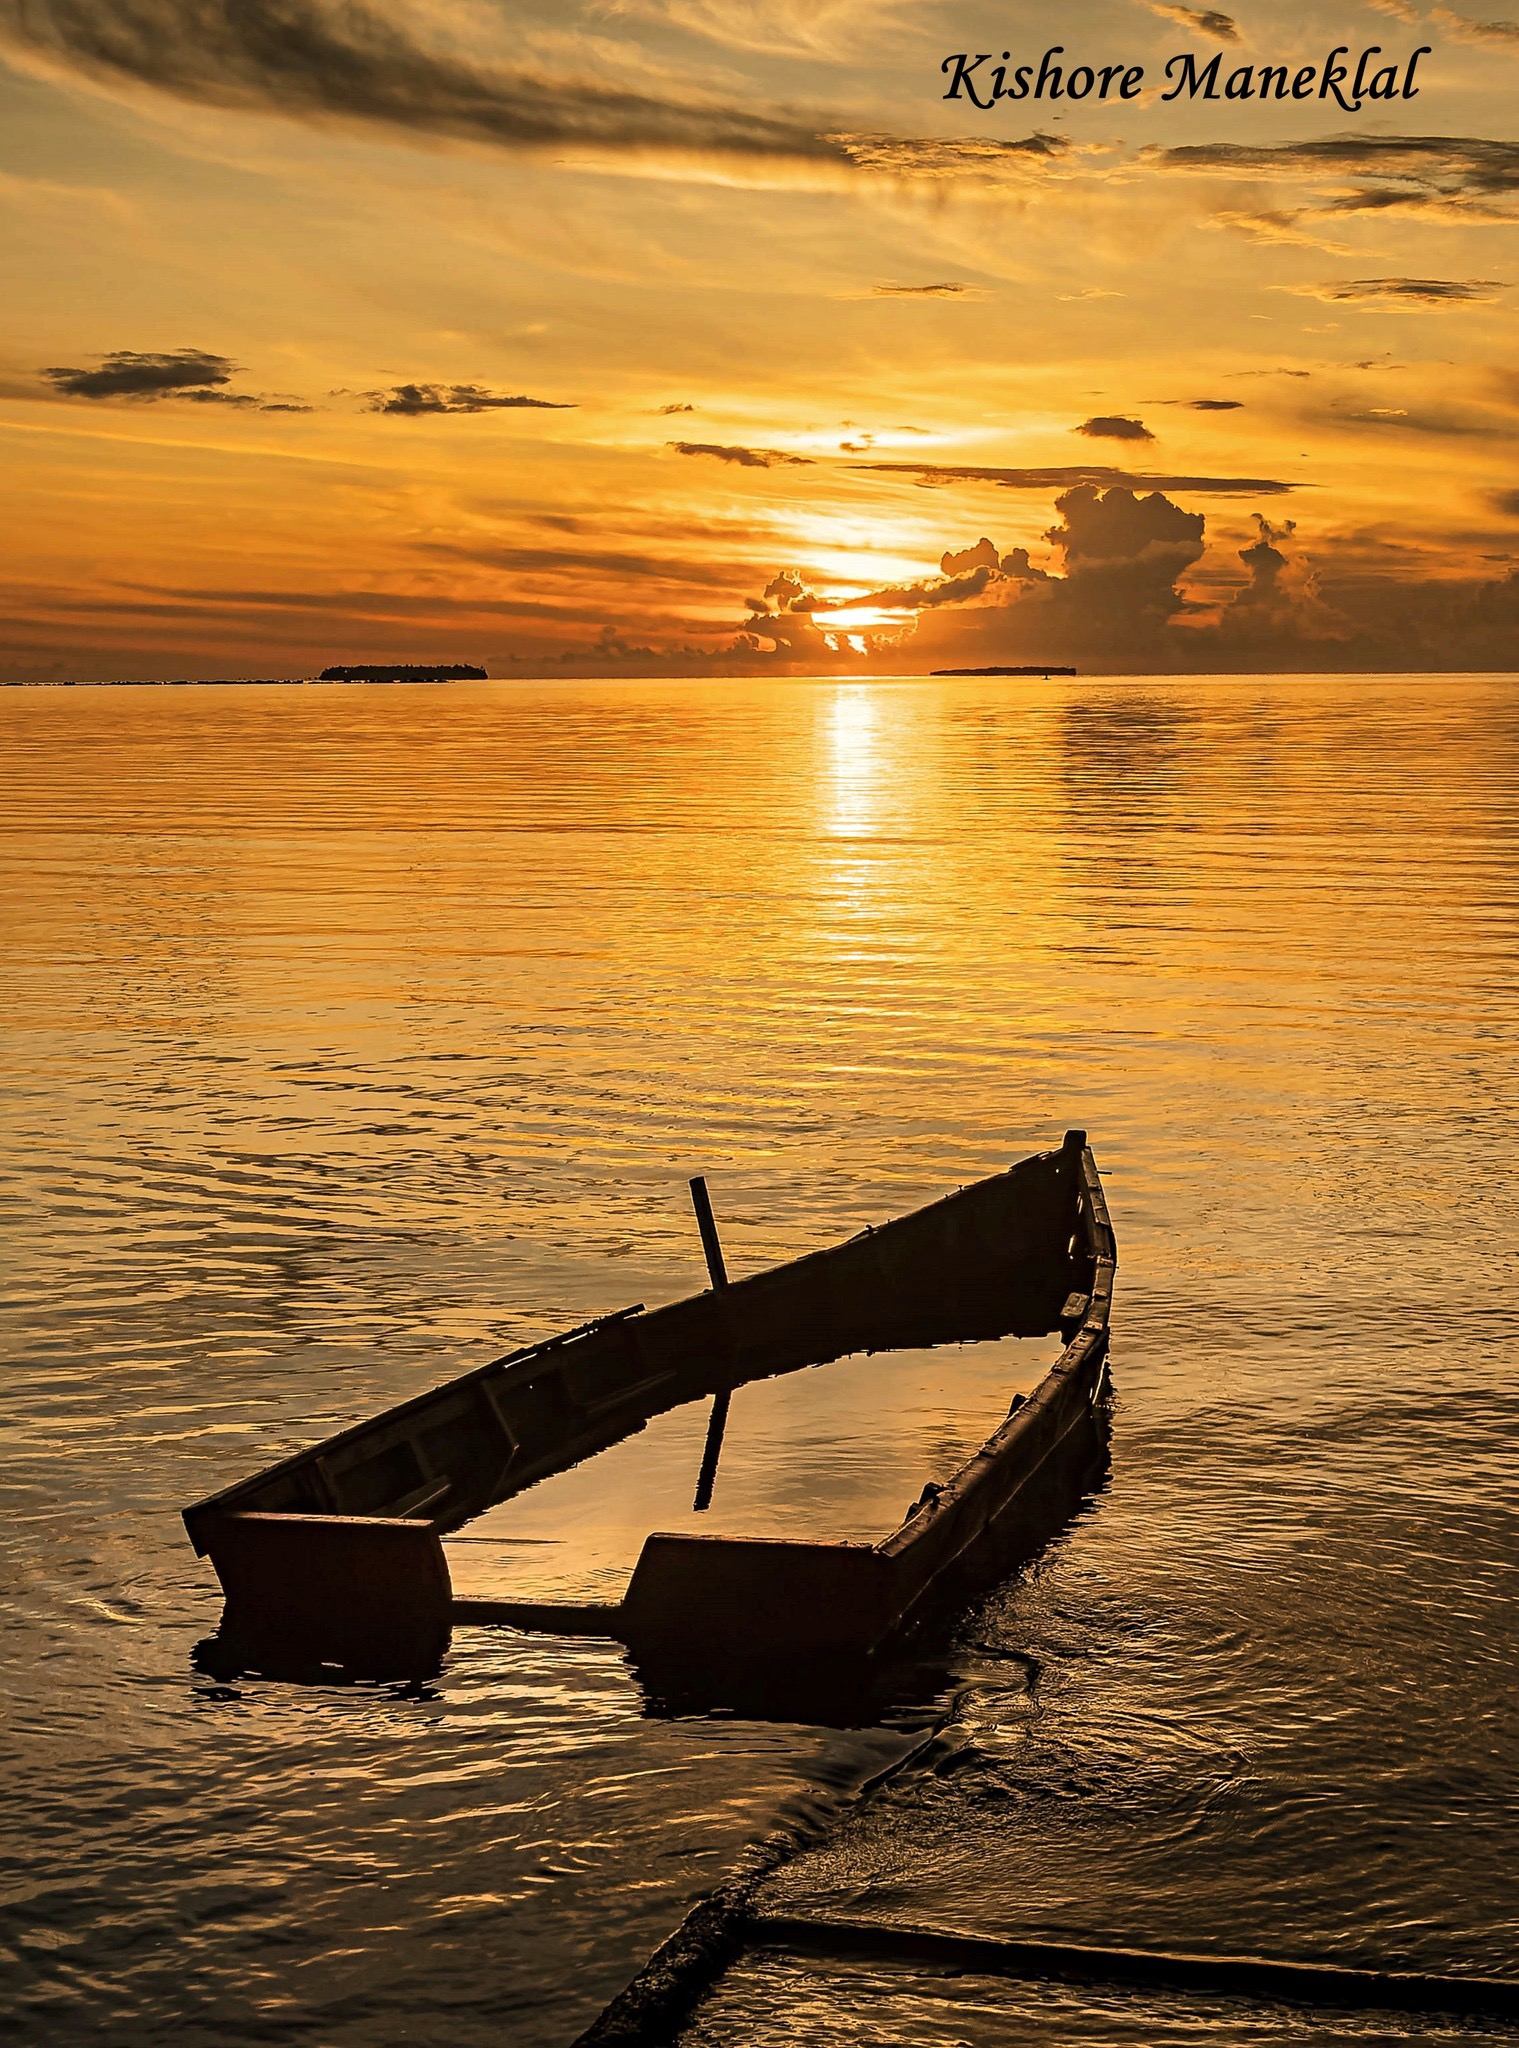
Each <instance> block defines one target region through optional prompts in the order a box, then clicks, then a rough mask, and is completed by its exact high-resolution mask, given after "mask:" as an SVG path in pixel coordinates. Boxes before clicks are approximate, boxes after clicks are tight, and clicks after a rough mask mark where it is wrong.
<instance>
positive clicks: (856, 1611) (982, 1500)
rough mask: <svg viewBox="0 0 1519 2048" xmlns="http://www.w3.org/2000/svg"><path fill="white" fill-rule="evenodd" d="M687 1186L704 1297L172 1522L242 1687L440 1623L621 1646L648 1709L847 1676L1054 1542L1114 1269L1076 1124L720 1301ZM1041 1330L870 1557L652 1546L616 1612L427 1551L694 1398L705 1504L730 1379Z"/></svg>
mask: <svg viewBox="0 0 1519 2048" xmlns="http://www.w3.org/2000/svg"><path fill="white" fill-rule="evenodd" d="M692 1191H693V1195H694V1196H695V1197H696V1200H697V1215H698V1221H699V1222H700V1224H701V1228H702V1237H703V1242H704V1245H705V1249H706V1253H707V1262H708V1270H709V1276H710V1278H711V1281H712V1286H711V1288H710V1289H709V1290H708V1291H706V1292H703V1293H701V1294H698V1295H693V1296H691V1297H689V1298H687V1299H686V1300H682V1301H676V1302H672V1303H670V1304H669V1305H668V1306H666V1307H663V1308H654V1309H645V1308H644V1307H643V1306H642V1305H641V1304H640V1305H639V1306H637V1307H634V1308H628V1309H623V1310H620V1311H619V1312H617V1313H615V1314H612V1315H605V1316H600V1317H598V1318H597V1319H596V1320H595V1321H593V1322H589V1323H585V1324H582V1325H581V1326H580V1327H578V1328H576V1329H572V1330H567V1331H565V1332H563V1333H561V1334H560V1335H557V1336H553V1337H549V1338H546V1339H544V1340H543V1341H542V1342H541V1343H537V1344H532V1345H529V1346H527V1347H526V1348H524V1349H521V1350H518V1351H513V1352H510V1353H508V1354H507V1355H506V1356H504V1357H502V1358H497V1359H493V1360H491V1361H490V1362H489V1363H487V1364H485V1365H482V1366H478V1367H476V1368H475V1369H474V1370H472V1371H470V1372H466V1373H464V1374H463V1375H462V1376H461V1377H459V1378H457V1379H454V1380H451V1381H449V1382H448V1383H446V1384H445V1385H443V1386H440V1387H437V1388H435V1389H434V1390H433V1391H432V1392H430V1393H426V1394H422V1395H420V1396H418V1397H416V1398H415V1399H413V1400H410V1401H404V1402H402V1403H401V1404H400V1405H399V1406H398V1407H394V1408H391V1409H388V1410H387V1411H386V1412H385V1413H384V1414H382V1415H378V1416H376V1417H374V1418H373V1419H372V1420H370V1421H367V1422H361V1423H358V1424H356V1425H354V1426H353V1427H352V1428H349V1429H344V1430H341V1431H339V1432H338V1434H337V1435H335V1436H331V1437H329V1438H327V1439H326V1441H325V1442H323V1443H319V1444H316V1445H314V1446H312V1448H310V1449H309V1450H305V1451H302V1452H299V1453H297V1454H296V1455H295V1456H293V1457H288V1458H285V1459H282V1460H281V1461H280V1462H279V1463H278V1464H276V1465H272V1466H270V1467H269V1468H268V1469H267V1470H265V1471H263V1472H259V1473H257V1474H256V1475H255V1476H254V1477H252V1478H249V1479H243V1480H240V1481H239V1482H238V1483H237V1484H236V1485H233V1486H230V1487H228V1488H226V1490H225V1491H223V1492H220V1493H217V1494H213V1495H212V1496H210V1497H209V1498H208V1499H206V1500H202V1501H197V1502H196V1503H195V1504H194V1506H192V1507H189V1508H187V1509H186V1510H185V1512H184V1522H185V1527H186V1530H187V1532H188V1534H189V1537H190V1540H191V1542H192V1544H193V1545H194V1547H195V1549H196V1551H197V1553H198V1554H199V1555H201V1556H205V1557H209V1558H210V1559H211V1562H212V1564H213V1565H214V1566H215V1568H216V1572H217V1575H218V1577H219V1579H220V1581H221V1585H222V1589H223V1591H224V1593H225V1595H226V1610H225V1614H224V1617H223V1622H222V1632H221V1638H220V1640H221V1642H222V1643H223V1644H224V1645H226V1646H229V1653H230V1654H231V1655H232V1656H233V1657H234V1659H235V1662H236V1664H237V1666H238V1668H243V1669H263V1670H268V1671H282V1672H289V1673H295V1672H298V1671H302V1670H328V1671H330V1670H331V1669H332V1668H333V1667H337V1668H339V1669H342V1670H345V1671H349V1672H352V1673H368V1674H373V1675H400V1674H402V1673H410V1674H420V1673H424V1672H426V1671H429V1670H435V1669H436V1668H437V1664H438V1660H439V1659H440V1657H441V1656H442V1653H443V1651H444V1650H445V1649H446V1648H447V1645H448V1641H449V1637H450V1632H451V1630H452V1628H453V1627H454V1626H455V1625H456V1624H458V1623H487V1624H490V1623H494V1624H505V1625H508V1626H510V1627H514V1628H519V1629H526V1630H534V1631H542V1632H548V1633H555V1634H583V1635H600V1636H606V1637H612V1638H616V1639H619V1640H621V1641H622V1642H623V1643H625V1644H626V1645H627V1646H628V1649H629V1651H630V1653H631V1655H632V1658H633V1660H634V1663H635V1666H636V1667H637V1668H638V1669H639V1671H640V1673H641V1674H642V1675H643V1676H644V1678H645V1683H646V1685H652V1686H653V1687H654V1689H656V1690H657V1691H661V1692H663V1693H665V1694H666V1695H670V1694H677V1695H678V1694H690V1693H691V1692H692V1691H693V1690H694V1691H695V1692H696V1693H698V1694H703V1693H705V1694H709V1695H711V1696H712V1697H713V1698H714V1699H716V1698H720V1697H722V1696H723V1694H724V1692H725V1690H731V1691H735V1692H736V1693H738V1694H742V1692H743V1690H744V1688H745V1686H746V1685H747V1684H749V1683H751V1682H759V1683H769V1682H771V1681H780V1682H782V1683H783V1682H784V1680H785V1677H786V1674H788V1673H790V1674H794V1675H795V1674H805V1675H806V1676H807V1678H808V1679H809V1681H818V1682H833V1681H844V1680H846V1679H847V1677H848V1676H849V1674H852V1673H858V1672H861V1671H864V1670H866V1669H867V1668H870V1667H876V1668H879V1667H880V1665H881V1662H882V1660H883V1659H890V1658H892V1657H893V1656H899V1655H900V1654H901V1653H902V1652H903V1650H904V1647H905V1646H908V1645H910V1644H911V1643H912V1642H913V1640H914V1638H916V1637H918V1636H920V1635H921V1634H922V1632H923V1631H924V1630H925V1629H927V1628H928V1627H929V1626H930V1625H931V1624H932V1623H933V1622H934V1621H935V1620H938V1621H939V1622H940V1623H942V1622H943V1621H944V1619H945V1617H946V1616H951V1617H952V1616H953V1614H955V1613H956V1612H958V1611H959V1610H960V1608H962V1607H963V1606H964V1605H965V1603H966V1602H967V1601H968V1600H969V1599H971V1598H973V1597H974V1596H975V1595H976V1594H978V1593H979V1592H981V1591H983V1590H985V1588H986V1587H987V1586H988V1585H990V1584H992V1583H994V1582H995V1581H996V1580H997V1579H998V1578H1000V1577H1002V1576H1003V1575H1005V1573H1006V1572H1007V1571H1008V1570H1009V1569H1011V1568H1012V1567H1013V1566H1014V1565H1016V1564H1017V1563H1019V1562H1021V1561H1022V1560H1024V1559H1025V1558H1027V1557H1028V1556H1031V1555H1032V1554H1033V1553H1034V1552H1035V1551H1036V1550H1037V1549H1038V1548H1039V1547H1040V1546H1041V1544H1042V1543H1044V1542H1045V1541H1046V1540H1047V1539H1048V1538H1049V1537H1050V1536H1051V1535H1052V1534H1054V1533H1055V1532H1056V1531H1057V1530H1058V1529H1059V1528H1060V1527H1061V1526H1063V1524H1064V1523H1065V1522H1066V1521H1067V1520H1068V1519H1069V1517H1070V1515H1071V1513H1072V1512H1073V1511H1074V1510H1075V1508H1076V1507H1077V1506H1078V1505H1079V1504H1080V1502H1081V1500H1082V1498H1083V1497H1084V1495H1085V1494H1086V1492H1087V1491H1088V1490H1089V1488H1090V1487H1091V1485H1092V1483H1093V1481H1094V1478H1095V1476H1096V1474H1097V1473H1098V1472H1099V1471H1100V1470H1101V1468H1102V1465H1103V1462H1104V1460H1105V1452H1106V1441H1107V1435H1106V1418H1107V1403H1106V1400H1105V1394H1106V1388H1107V1349H1108V1320H1109V1311H1110V1306H1111V1301H1112V1290H1113V1274H1114V1269H1115V1265H1116V1251H1115V1245H1114V1239H1113V1231H1112V1227H1111V1224H1110V1222H1109V1218H1108V1211H1107V1205H1106V1202H1105V1200H1104V1197H1103V1190H1102V1183H1101V1180H1100V1178H1099V1175H1098V1170H1097V1165H1096V1161H1095V1160H1094V1158H1093V1156H1092V1152H1091V1150H1090V1148H1089V1147H1088V1145H1087V1143H1086V1134H1085V1132H1083V1131H1068V1132H1067V1133H1066V1136H1065V1141H1064V1143H1063V1144H1062V1145H1060V1146H1059V1147H1058V1148H1057V1149H1055V1150H1052V1151H1049V1152H1043V1153H1039V1154H1036V1155H1035V1156H1034V1157H1032V1158H1029V1159H1024V1160H1021V1161H1019V1162H1018V1164H1016V1165H1015V1166H1013V1167H1011V1168H1009V1169H1008V1170H1007V1171H1006V1172H1004V1173H999V1174H994V1175H992V1176H991V1177H990V1178H989V1179H986V1180H982V1181H978V1182H976V1183H974V1184H973V1185H971V1186H968V1187H964V1188H960V1189H958V1190H957V1191H956V1192H954V1193H953V1194H949V1195H946V1196H944V1197H943V1198H942V1199H940V1200H939V1201H936V1202H933V1203H930V1204H929V1205H928V1206H927V1207H926V1208H922V1209H919V1210H916V1211H914V1212H913V1213H912V1214H910V1215H907V1216H902V1217H899V1218H896V1219H895V1220H893V1221H891V1222H889V1223H885V1224H882V1225H879V1226H876V1227H871V1228H867V1229H866V1230H864V1231H862V1232H861V1233H860V1234H859V1235H858V1236H856V1237H852V1238H850V1239H848V1240H847V1242H845V1243H843V1244H839V1245H835V1246H832V1247H830V1248H828V1249H826V1250H823V1251H818V1252H813V1253H809V1254H807V1255H806V1256H804V1257H802V1258H798V1259H793V1260H791V1261H789V1262H788V1263H786V1264H784V1265H780V1266H776V1267H773V1268H771V1269H770V1270H769V1271H766V1272H761V1273H756V1274H754V1275H752V1276H750V1277H748V1278H744V1279H738V1280H734V1281H733V1282H731V1284H730V1282H729V1280H728V1276H727V1273H726V1271H725V1268H724V1266H723V1261H722V1253H721V1249H720V1246H719V1244H718V1241H717V1233H716V1229H715V1226H714V1224H713V1222H712V1217H711V1211H710V1205H709V1204H708V1203H707V1201H706V1193H705V1186H704V1184H703V1183H701V1182H699V1181H698V1182H693V1183H692ZM1056 1331H1058V1332H1059V1333H1060V1336H1061V1339H1062V1341H1063V1348H1062V1350H1061V1352H1060V1354H1059V1356H1058V1358H1057V1359H1056V1360H1055V1362H1054V1364H1053V1365H1052V1366H1051V1367H1050V1368H1049V1370H1048V1371H1047V1372H1046V1374H1045V1376H1044V1377H1043V1379H1042V1380H1041V1381H1040V1383H1039V1384H1038V1385H1037V1387H1035V1388H1034V1390H1033V1391H1032V1392H1031V1393H1029V1394H1027V1395H1017V1396H1015V1397H1014V1399H1013V1403H1012V1406H1011V1408H1010V1410H1009V1412H1008V1415H1007V1418H1006V1420H1005V1421H1004V1422H1003V1423H1002V1424H1001V1425H1000V1426H999V1427H998V1428H997V1429H996V1430H995V1431H994V1432H993V1433H992V1435H991V1436H990V1437H988V1438H987V1440H986V1441H985V1442H984V1443H983V1444H982V1445H981V1447H980V1449H979V1450H977V1451H976V1452H975V1453H974V1455H973V1456H971V1457H970V1458H969V1459H968V1460H967V1461H966V1462H965V1464H963V1465H962V1466H961V1468H960V1469H959V1470H958V1471H957V1472H956V1473H954V1475H953V1476H952V1477H951V1478H950V1479H949V1480H948V1481H947V1483H945V1484H943V1485H933V1484H929V1485H926V1486H925V1487H924V1488H923V1491H922V1493H921V1495H920V1496H919V1497H918V1499H917V1500H916V1501H914V1502H913V1504H912V1505H911V1506H910V1507H909V1508H908V1510H907V1512H906V1515H905V1517H904V1519H903V1521H902V1523H901V1525H900V1527H898V1528H896V1529H894V1530H892V1531H891V1532H890V1533H888V1534H886V1535H884V1536H883V1537H882V1538H881V1539H880V1540H879V1541H877V1542H863V1541H843V1542H830V1541H795V1540H790V1539H777V1538H774V1537H752V1538H746V1537H742V1536H729V1535H722V1536H717V1535H714V1536H708V1535H689V1534H672V1533H661V1532H659V1531H655V1532H654V1533H653V1534H651V1535H650V1536H649V1537H648V1538H647V1540H646V1541H645V1543H644V1546H643V1549H642V1552H641V1554H640V1556H639V1559H638V1563H637V1566H636V1568H635V1570H634V1572H633V1575H632V1578H631V1580H630V1581H629V1583H628V1586H627V1590H626V1592H625V1594H624V1596H623V1598H622V1600H621V1601H620V1602H619V1603H617V1604H616V1605H611V1606H607V1605H602V1606H586V1605H570V1604H565V1603H553V1604H550V1603H544V1602H529V1601H511V1600H489V1601H483V1600H457V1599H455V1598H454V1596H453V1592H452V1587H451V1583H450V1577H449V1569H448V1562H447V1558H446V1555H445V1552H444V1549H443V1542H442V1539H443V1538H444V1537H445V1536H447V1535H450V1534H451V1533H452V1532H454V1531H455V1530H457V1529H459V1528H461V1527H462V1526H463V1525H464V1524H465V1523H467V1522H469V1521H471V1520H472V1519H473V1518H474V1517H476V1516H478V1515H481V1514H483V1513H484V1512H485V1511H486V1510H487V1509H489V1508H492V1507H495V1506H496V1505H498V1504H499V1503H501V1502H503V1501H506V1500H508V1499H510V1498H512V1497H513V1496H514V1495H516V1494H520V1493H522V1492H524V1491H525V1490H526V1489H527V1488H529V1487H531V1486H533V1485H535V1484H537V1483H538V1482H539V1481H540V1480H543V1479H546V1478H548V1477H550V1476H551V1475H553V1474H556V1473H559V1472H563V1471H566V1470H568V1469H569V1468H570V1467H572V1466H575V1465H578V1464H580V1463H582V1462H583V1461H584V1460H586V1459H587V1458H590V1457H592V1456H594V1455H595V1454H596V1453H597V1452H599V1451H602V1450H605V1449H607V1448H608V1447H610V1446H611V1445H613V1444H616V1443H618V1442H620V1441H621V1440H623V1439H624V1438H627V1437H629V1436H632V1435H633V1434H635V1433H636V1432H637V1431H639V1430H641V1429H642V1428H643V1427H644V1426H645V1424H646V1423H648V1422H649V1421H650V1420H652V1419H653V1418H654V1417H656V1416H659V1415H662V1414H665V1413H666V1412H668V1411H670V1410H672V1409H674V1408H677V1407H680V1406H682V1405H684V1404H685V1403H688V1402H692V1401H696V1400H700V1399H703V1398H707V1397H710V1398H711V1399H712V1403H713V1412H712V1423H711V1427H710V1429H709V1434H708V1442H707V1453H706V1456H705V1458H704V1460H703V1465H702V1472H701V1476H700V1479H699V1481H698V1488H697V1495H698V1497H697V1505H698V1507H700V1506H702V1505H703V1504H704V1503H703V1500H702V1492H703V1489H705V1490H706V1492H707V1494H708V1495H709V1496H710V1490H711V1483H712V1471H713V1469H714V1468H715V1464H716V1459H717V1455H718V1452H719V1450H720V1447H721V1433H722V1427H723V1420H724V1417H725V1414H726V1404H727V1398H728V1396H729V1395H730V1394H731V1393H732V1391H733V1390H734V1389H735V1388H737V1387H741V1386H743V1385H745V1384H747V1383H750V1382H753V1381H757V1380H763V1379H769V1378H773V1377H775V1376H777V1375H780V1374H784V1373H794V1372H797V1371H800V1370H801V1369H802V1368H804V1367H808V1366H818V1365H827V1364H829V1363H830V1362H832V1361H834V1360H838V1359H843V1358H846V1357H850V1356H853V1355H856V1354H859V1353H879V1352H888V1351H893V1350H905V1349H910V1348H922V1347H929V1346H934V1345H940V1344H948V1343H969V1342H978V1341H986V1340H989V1339H997V1338H1002V1337H1030V1336H1033V1337H1037V1336H1049V1335H1050V1334H1052V1333H1054V1332H1056ZM651 1674H653V1676H652V1678H651Z"/></svg>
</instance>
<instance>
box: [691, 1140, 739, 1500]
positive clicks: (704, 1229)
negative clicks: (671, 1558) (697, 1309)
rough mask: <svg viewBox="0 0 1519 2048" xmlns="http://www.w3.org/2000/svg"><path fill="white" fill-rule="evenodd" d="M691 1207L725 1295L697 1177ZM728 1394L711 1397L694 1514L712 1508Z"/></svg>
mask: <svg viewBox="0 0 1519 2048" xmlns="http://www.w3.org/2000/svg"><path fill="white" fill-rule="evenodd" d="M691 1206H692V1208H693V1209H694V1210H695V1211H696V1227H697V1229H698V1230H699V1231H700V1232H701V1248H702V1250H703V1251H704V1252H705V1253H706V1255H707V1274H708V1277H709V1278H710V1280H711V1282H712V1292H713V1293H714V1294H724V1293H726V1292H727V1287H728V1269H727V1267H726V1266H725V1265H724V1264H723V1248H722V1245H721V1244H720V1243H719V1241H718V1236H717V1221H716V1219H715V1217H714V1216H713V1214H712V1199H711V1197H710V1196H709V1195H708V1193H707V1183H706V1181H705V1180H704V1179H703V1178H702V1176H701V1175H700V1174H699V1173H698V1174H696V1175H694V1176H693V1177H692V1181H691ZM730 1399H731V1395H730V1393H729V1390H728V1389H727V1388H726V1387H724V1389H723V1391H722V1392H721V1393H720V1394H714V1395H713V1397H712V1414H711V1417H710V1419H709V1420H708V1423H707V1441H706V1444H705V1446H704V1448H703V1450H702V1454H701V1471H700V1472H699V1473H698V1475H697V1479H696V1498H695V1500H693V1501H692V1503H691V1508H692V1512H693V1513H694V1514H698V1515H701V1514H705V1513H706V1511H707V1509H708V1508H709V1507H711V1505H712V1486H713V1482H714V1481H715V1480H716V1478H717V1461H718V1459H719V1458H720V1457H721V1456H722V1454H723V1432H724V1430H726V1428H727V1427H728V1402H729V1400H730Z"/></svg>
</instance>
